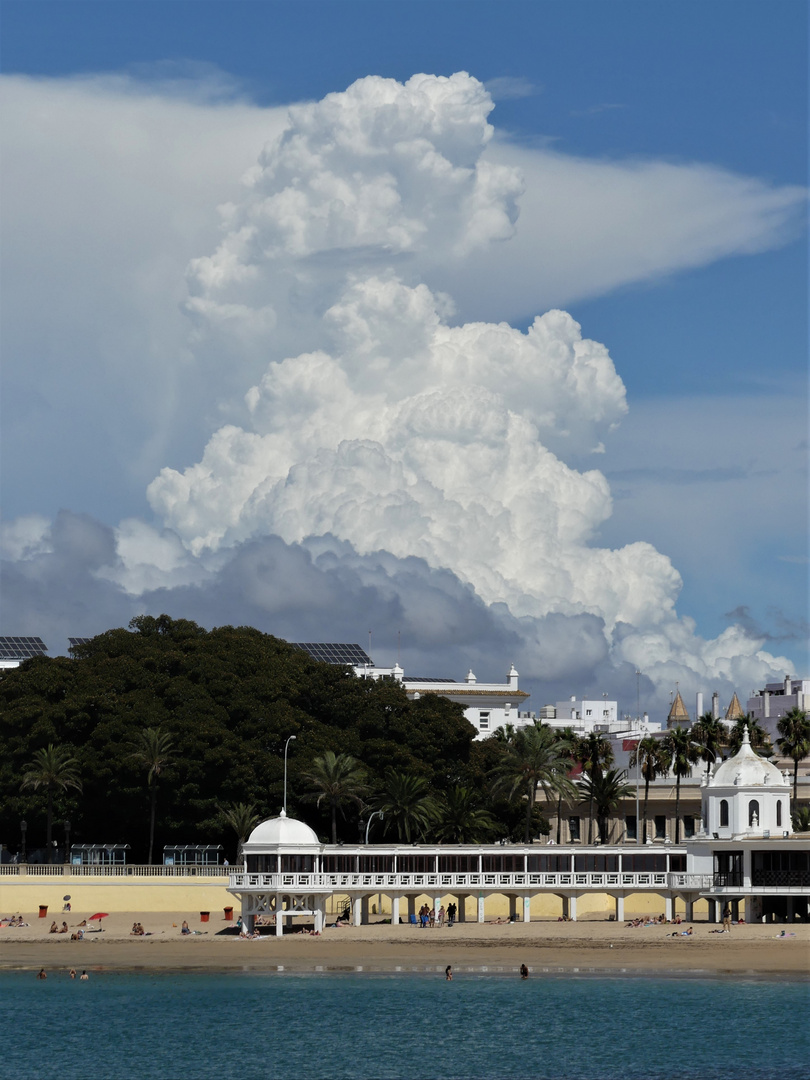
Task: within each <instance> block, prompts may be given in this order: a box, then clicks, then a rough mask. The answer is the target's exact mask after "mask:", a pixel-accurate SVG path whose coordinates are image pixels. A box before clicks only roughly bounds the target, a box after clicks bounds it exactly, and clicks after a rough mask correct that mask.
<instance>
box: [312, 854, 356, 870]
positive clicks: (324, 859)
mask: <svg viewBox="0 0 810 1080" xmlns="http://www.w3.org/2000/svg"><path fill="white" fill-rule="evenodd" d="M321 870H322V871H323V872H324V874H353V873H354V872H355V871H356V870H357V856H355V855H323V856H321Z"/></svg>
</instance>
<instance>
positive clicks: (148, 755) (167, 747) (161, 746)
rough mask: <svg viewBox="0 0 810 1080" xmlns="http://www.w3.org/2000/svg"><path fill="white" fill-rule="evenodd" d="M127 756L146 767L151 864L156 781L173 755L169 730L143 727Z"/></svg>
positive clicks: (153, 843) (150, 862)
mask: <svg viewBox="0 0 810 1080" xmlns="http://www.w3.org/2000/svg"><path fill="white" fill-rule="evenodd" d="M129 756H130V758H131V759H132V760H133V761H136V762H137V763H138V764H139V765H143V766H144V768H145V769H146V783H147V786H148V787H149V791H150V803H151V808H150V814H149V865H150V866H151V865H152V852H153V849H154V846H155V813H156V811H157V789H158V781H159V780H160V775H161V773H162V772H163V770H164V769H165V768H167V766H168V765H169V763H170V761H171V759H172V757H173V756H174V742H173V740H172V737H171V735H170V734H169V732H168V731H164V730H163V728H162V727H148V728H144V729H143V730H142V731H139V732H138V733H137V735H136V736H135V738H134V740H133V750H132V753H131V754H130V755H129Z"/></svg>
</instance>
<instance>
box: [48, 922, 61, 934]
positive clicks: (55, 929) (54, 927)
mask: <svg viewBox="0 0 810 1080" xmlns="http://www.w3.org/2000/svg"><path fill="white" fill-rule="evenodd" d="M48 933H49V934H58V933H59V927H58V925H57V924H56V923H55V922H52V923H51V928H50V930H49V931H48Z"/></svg>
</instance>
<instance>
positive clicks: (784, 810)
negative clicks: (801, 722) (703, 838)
mask: <svg viewBox="0 0 810 1080" xmlns="http://www.w3.org/2000/svg"><path fill="white" fill-rule="evenodd" d="M701 795H702V804H703V821H704V823H705V829H706V832H708V833H709V834H710V835H712V836H716V837H718V838H719V839H721V840H728V839H731V838H740V839H742V838H743V837H751V838H754V837H758V836H761V837H767V836H782V835H783V834H784V833H790V831H791V824H790V780H789V778H788V776H787V773H785V774H782V773H781V772H780V771H779V770H778V769H777V767H776V766H775V765H772V764H771V762H770V761H768V760H767V759H766V758H762V757H760V756H759V755H758V754H756V753H755V752H754V750H753V749H752V747H751V740H750V739H749V737H748V728H747V727H746V729H745V734H744V735H743V741H742V746H741V747H740V749H739V750H738V752H737V753H736V754H735V755H734V757H730V758H728V760H727V761H724V762H723V763H722V765H720V766H719V768H718V769H717V771H716V772H715V773H714V775H713V776H710V777H709V778H708V780H707V779H706V778H705V777H704V780H703V784H702V792H701Z"/></svg>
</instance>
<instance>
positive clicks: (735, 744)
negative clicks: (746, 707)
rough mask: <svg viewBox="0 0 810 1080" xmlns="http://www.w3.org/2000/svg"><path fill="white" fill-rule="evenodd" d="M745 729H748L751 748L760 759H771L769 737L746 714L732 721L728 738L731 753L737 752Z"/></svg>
mask: <svg viewBox="0 0 810 1080" xmlns="http://www.w3.org/2000/svg"><path fill="white" fill-rule="evenodd" d="M746 728H748V738H749V739H750V740H751V748H752V749H753V750H756V751H757V752H758V754H759V756H760V757H771V756H772V755H773V748H772V746H771V737H770V735H769V734H768V732H767V731H766V730H765V728H764V727H762V725H761V724H760V723H759V721H758V720H757V719H756V718H755V717H754V716H752V714H751V713H746V714H745V716H741V717H739V719H737V720H735V721H734V726H733V727H732V729H731V732H730V733H729V737H728V744H729V747H730V749H731V753H732V754H736V753H738V752H739V749H740V747H741V746H742V741H743V735H744V734H745V729H746Z"/></svg>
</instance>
